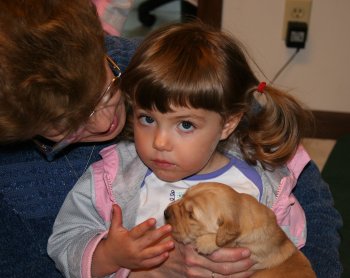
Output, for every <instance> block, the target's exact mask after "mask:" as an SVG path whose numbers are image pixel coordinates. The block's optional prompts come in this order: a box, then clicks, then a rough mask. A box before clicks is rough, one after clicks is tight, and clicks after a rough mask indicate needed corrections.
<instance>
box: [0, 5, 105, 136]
mask: <svg viewBox="0 0 350 278" xmlns="http://www.w3.org/2000/svg"><path fill="white" fill-rule="evenodd" d="M104 55H105V49H104V34H103V30H102V27H101V24H100V21H99V18H98V15H97V13H96V9H95V7H94V6H93V4H91V1H90V0H74V1H71V0H35V1H23V0H11V1H1V2H0V143H9V142H14V141H19V140H26V139H31V138H32V137H34V136H36V135H38V134H40V133H42V132H44V131H46V130H47V129H50V128H56V129H58V130H62V132H72V131H74V130H76V129H77V128H78V127H79V126H80V125H81V124H82V122H84V121H86V120H87V118H88V117H89V114H90V113H91V111H92V110H93V109H94V105H95V104H96V100H97V98H98V97H99V96H98V94H99V92H100V91H101V90H102V88H103V86H104V82H105V78H106V73H105V68H104V63H105V58H104V57H105V56H104Z"/></svg>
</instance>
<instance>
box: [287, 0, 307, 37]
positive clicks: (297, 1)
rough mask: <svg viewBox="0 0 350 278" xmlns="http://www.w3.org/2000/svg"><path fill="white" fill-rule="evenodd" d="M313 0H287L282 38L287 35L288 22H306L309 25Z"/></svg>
mask: <svg viewBox="0 0 350 278" xmlns="http://www.w3.org/2000/svg"><path fill="white" fill-rule="evenodd" d="M311 6H312V0H285V9H284V17H283V27H282V39H283V40H285V39H286V36H287V26H288V22H291V21H294V22H304V23H306V24H307V25H308V26H309V22H310V15H311Z"/></svg>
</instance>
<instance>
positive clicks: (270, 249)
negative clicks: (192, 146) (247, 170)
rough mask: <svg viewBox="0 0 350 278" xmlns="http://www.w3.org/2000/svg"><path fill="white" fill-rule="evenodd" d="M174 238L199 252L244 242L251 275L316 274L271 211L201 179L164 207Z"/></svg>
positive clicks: (292, 275)
mask: <svg viewBox="0 0 350 278" xmlns="http://www.w3.org/2000/svg"><path fill="white" fill-rule="evenodd" d="M164 217H165V220H166V222H167V223H169V224H170V225H171V226H172V227H173V231H172V234H173V237H174V239H175V240H177V241H179V242H182V243H184V244H188V243H191V244H193V245H194V246H195V248H196V250H197V251H198V252H199V253H201V254H205V255H208V254H211V253H212V252H214V251H215V250H217V249H218V248H220V247H246V248H248V249H249V250H250V251H251V259H252V260H254V261H256V262H257V263H256V264H255V265H254V269H257V272H256V273H255V274H254V275H253V276H252V277H255V278H256V277H259V278H260V277H274V278H276V277H296V278H301V277H316V275H315V273H314V271H313V270H312V268H311V265H310V262H309V261H308V259H307V258H306V257H305V256H304V255H303V254H302V253H301V252H300V251H299V250H298V249H297V248H296V247H295V246H294V244H293V243H292V242H291V241H290V240H289V238H288V237H287V236H286V234H285V233H284V232H283V230H282V229H281V228H280V227H279V226H278V224H277V222H276V217H275V214H274V213H273V212H272V210H270V209H269V208H267V207H266V206H264V205H262V204H260V203H259V202H258V201H257V200H256V199H254V198H253V197H252V196H250V195H247V194H242V193H238V192H236V191H235V190H234V189H232V188H231V187H229V186H227V185H224V184H221V183H211V182H210V183H200V184H198V185H196V186H193V187H191V188H190V189H188V190H187V192H186V193H185V194H184V196H183V197H182V198H181V199H180V200H178V201H176V202H174V203H172V204H170V205H169V207H168V208H167V209H166V210H165V211H164Z"/></svg>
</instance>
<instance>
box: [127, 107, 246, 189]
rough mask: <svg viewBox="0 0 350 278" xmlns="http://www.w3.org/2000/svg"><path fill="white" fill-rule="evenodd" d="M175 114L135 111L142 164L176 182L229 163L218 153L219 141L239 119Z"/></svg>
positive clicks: (190, 111) (186, 111)
mask: <svg viewBox="0 0 350 278" xmlns="http://www.w3.org/2000/svg"><path fill="white" fill-rule="evenodd" d="M171 108H172V110H173V111H172V112H167V113H164V114H162V113H160V112H159V111H157V110H151V111H149V110H144V109H142V108H139V107H138V106H136V107H134V108H133V111H134V115H133V118H134V140H135V145H136V150H137V153H138V155H139V156H140V158H141V159H142V161H143V162H144V163H145V164H146V165H147V166H148V167H149V168H150V169H151V170H152V171H153V172H154V173H155V174H156V175H157V177H159V178H160V179H161V180H164V181H168V182H174V181H177V180H180V179H183V178H185V177H188V176H191V175H193V174H197V173H198V174H204V173H208V172H212V171H214V170H217V169H219V168H220V167H222V166H224V165H225V164H226V163H227V161H226V159H225V161H224V158H223V156H222V155H220V154H219V153H218V152H216V151H215V150H216V147H217V144H218V143H219V141H220V140H224V139H226V138H227V137H228V136H229V135H230V134H231V133H232V132H233V130H234V129H235V127H236V126H237V124H238V122H239V119H240V117H232V118H231V119H229V120H228V121H227V122H225V123H224V122H223V120H222V118H221V116H220V115H219V114H218V113H216V112H212V111H208V110H204V109H194V108H186V107H171Z"/></svg>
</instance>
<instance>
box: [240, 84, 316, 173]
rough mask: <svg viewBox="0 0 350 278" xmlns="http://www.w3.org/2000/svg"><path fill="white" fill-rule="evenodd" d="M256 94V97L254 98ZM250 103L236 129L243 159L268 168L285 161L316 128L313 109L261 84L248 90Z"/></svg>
mask: <svg viewBox="0 0 350 278" xmlns="http://www.w3.org/2000/svg"><path fill="white" fill-rule="evenodd" d="M252 96H253V97H252ZM247 100H248V102H251V104H250V105H248V106H250V107H251V109H249V110H248V111H247V112H246V113H245V114H244V116H243V119H242V122H241V126H239V128H238V130H237V132H236V139H237V140H238V145H239V147H240V149H241V151H242V153H243V156H244V159H246V160H247V161H248V162H250V163H252V164H256V162H257V161H260V162H261V163H262V165H263V166H264V167H265V168H267V169H273V168H275V167H278V166H281V165H283V164H285V163H286V162H287V161H288V160H289V159H290V158H291V157H292V156H293V155H294V154H295V152H296V150H297V148H298V146H299V144H300V142H301V139H302V138H303V137H305V136H306V135H307V134H308V132H309V131H310V130H312V127H313V117H312V114H311V112H310V111H308V110H307V109H305V108H304V107H302V105H301V104H300V103H299V102H298V101H297V100H296V99H295V98H294V97H293V96H291V95H289V94H287V93H285V92H282V91H280V90H278V89H276V88H274V87H272V86H261V84H260V85H259V86H258V87H256V88H254V89H253V90H250V91H249V92H247Z"/></svg>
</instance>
